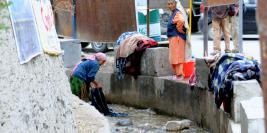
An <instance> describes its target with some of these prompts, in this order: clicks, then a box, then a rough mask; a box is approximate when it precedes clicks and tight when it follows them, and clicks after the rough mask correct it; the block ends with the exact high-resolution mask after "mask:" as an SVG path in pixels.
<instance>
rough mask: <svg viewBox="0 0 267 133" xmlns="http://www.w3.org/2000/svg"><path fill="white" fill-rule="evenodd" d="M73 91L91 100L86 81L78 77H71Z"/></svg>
mask: <svg viewBox="0 0 267 133" xmlns="http://www.w3.org/2000/svg"><path fill="white" fill-rule="evenodd" d="M70 85H71V92H72V94H74V95H76V96H78V97H79V98H80V99H82V100H84V101H89V97H90V91H89V89H88V86H87V85H86V83H85V82H84V81H83V80H81V79H79V78H78V77H75V76H72V77H71V78H70Z"/></svg>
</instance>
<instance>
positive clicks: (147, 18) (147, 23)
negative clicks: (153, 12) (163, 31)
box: [146, 0, 150, 37]
mask: <svg viewBox="0 0 267 133" xmlns="http://www.w3.org/2000/svg"><path fill="white" fill-rule="evenodd" d="M149 1H150V0H147V15H146V26H147V37H150V11H149V5H150V4H149Z"/></svg>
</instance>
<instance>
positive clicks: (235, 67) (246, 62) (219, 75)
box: [209, 53, 261, 113]
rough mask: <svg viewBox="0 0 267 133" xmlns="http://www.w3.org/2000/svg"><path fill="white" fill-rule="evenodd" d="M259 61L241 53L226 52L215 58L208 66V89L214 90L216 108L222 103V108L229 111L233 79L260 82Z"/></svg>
mask: <svg viewBox="0 0 267 133" xmlns="http://www.w3.org/2000/svg"><path fill="white" fill-rule="evenodd" d="M260 73H261V70H260V66H259V63H258V62H257V61H256V60H254V59H252V58H249V57H246V56H244V55H242V54H233V53H227V54H224V55H222V56H219V57H217V58H215V60H214V62H213V63H211V66H210V78H209V90H210V91H213V92H214V95H215V103H216V105H217V107H218V108H220V106H221V104H222V103H223V104H224V110H225V111H226V112H228V113H230V101H231V98H232V97H233V89H234V88H233V81H244V80H251V79H256V80H257V81H258V82H259V83H260Z"/></svg>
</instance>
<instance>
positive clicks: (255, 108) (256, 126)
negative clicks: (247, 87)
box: [240, 97, 265, 133]
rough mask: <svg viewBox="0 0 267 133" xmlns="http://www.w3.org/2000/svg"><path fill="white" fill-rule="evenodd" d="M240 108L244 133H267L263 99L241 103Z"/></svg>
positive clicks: (258, 98)
mask: <svg viewBox="0 0 267 133" xmlns="http://www.w3.org/2000/svg"><path fill="white" fill-rule="evenodd" d="M240 106H241V107H240V108H241V110H240V120H241V131H242V133H265V126H264V108H263V98H262V97H253V98H251V99H250V100H246V101H241V104H240Z"/></svg>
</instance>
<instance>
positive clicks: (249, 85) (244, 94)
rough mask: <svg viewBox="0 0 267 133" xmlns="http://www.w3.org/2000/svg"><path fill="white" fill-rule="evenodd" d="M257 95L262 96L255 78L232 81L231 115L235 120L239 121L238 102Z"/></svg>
mask: <svg viewBox="0 0 267 133" xmlns="http://www.w3.org/2000/svg"><path fill="white" fill-rule="evenodd" d="M259 96H262V90H261V87H260V85H259V83H258V82H257V80H248V81H234V95H233V98H232V104H231V106H232V107H231V109H232V110H231V116H232V117H233V119H234V121H235V122H240V102H241V101H243V100H247V99H250V98H252V97H259Z"/></svg>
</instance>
